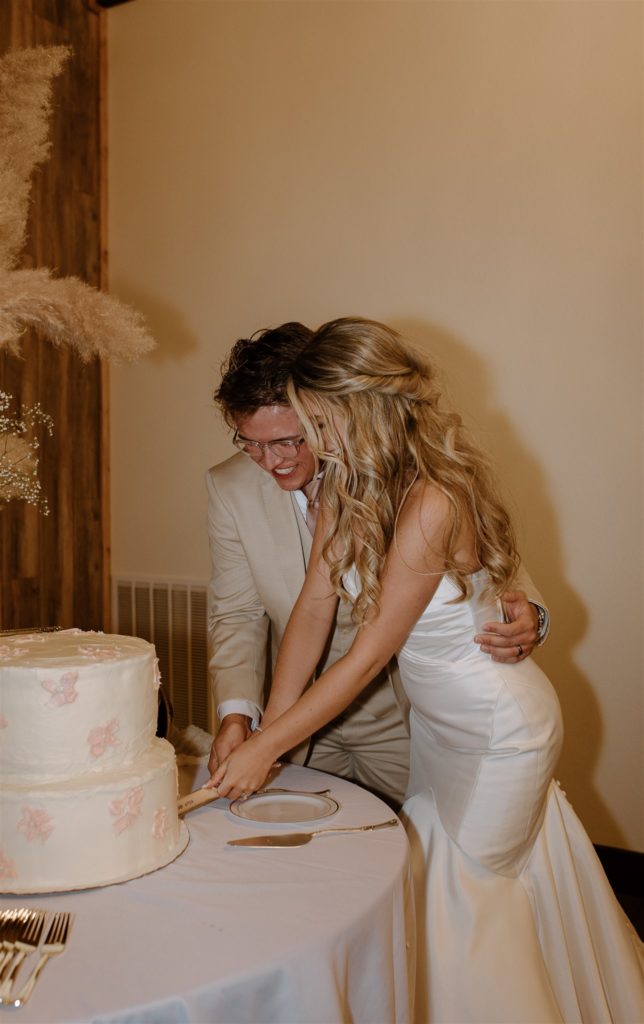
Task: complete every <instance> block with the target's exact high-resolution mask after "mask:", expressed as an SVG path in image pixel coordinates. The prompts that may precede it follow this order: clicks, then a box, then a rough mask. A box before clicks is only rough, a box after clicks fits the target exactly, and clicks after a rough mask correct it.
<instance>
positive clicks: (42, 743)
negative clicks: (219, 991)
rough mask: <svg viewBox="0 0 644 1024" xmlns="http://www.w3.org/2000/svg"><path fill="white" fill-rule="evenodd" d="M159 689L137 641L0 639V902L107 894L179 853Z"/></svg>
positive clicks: (73, 636) (179, 828) (64, 636)
mask: <svg viewBox="0 0 644 1024" xmlns="http://www.w3.org/2000/svg"><path fill="white" fill-rule="evenodd" d="M159 682H160V678H159V672H158V667H157V660H156V657H155V651H154V647H153V646H152V644H149V643H147V642H146V641H145V640H140V639H138V638H136V637H126V636H112V635H105V634H103V633H87V632H82V631H81V630H75V629H70V630H65V631H61V632H57V633H29V634H15V635H13V636H0V892H11V893H36V892H54V891H62V890H68V889H82V888H88V887H90V886H96V885H110V884H112V883H113V882H121V881H125V880H126V879H129V878H134V877H136V876H138V875H142V874H145V873H147V872H148V871H154V870H156V869H157V868H160V867H162V866H163V865H165V864H167V863H169V862H170V861H171V860H173V859H174V858H175V857H177V856H178V855H179V854H180V853H181V852H182V850H183V849H184V848H185V846H186V844H187V842H188V831H187V829H186V826H185V825H184V824H183V822H180V820H179V818H178V817H177V769H176V764H175V754H174V748H173V747H172V745H171V744H170V743H168V742H167V741H166V740H162V739H158V738H157V737H156V736H155V732H156V720H157V706H158V692H157V691H158V688H159Z"/></svg>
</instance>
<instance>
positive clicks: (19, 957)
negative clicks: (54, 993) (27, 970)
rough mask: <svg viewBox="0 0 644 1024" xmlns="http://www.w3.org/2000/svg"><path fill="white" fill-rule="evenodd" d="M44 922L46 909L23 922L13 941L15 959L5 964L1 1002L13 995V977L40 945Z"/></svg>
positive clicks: (0, 988) (1, 986)
mask: <svg viewBox="0 0 644 1024" xmlns="http://www.w3.org/2000/svg"><path fill="white" fill-rule="evenodd" d="M44 924H45V911H44V910H38V911H36V912H35V913H34V914H32V916H31V918H30V919H29V920H27V921H25V922H23V926H22V928H21V929H20V934H19V935H17V936H16V939H15V940H14V943H13V945H14V953H13V959H12V960H11V962H10V963H8V964H6V965H5V973H4V974H3V977H2V983H1V984H0V1003H2V1002H5V1000H6V998H7V997H8V996H10V995H11V987H12V985H13V979H14V978H15V976H16V974H17V972H18V968H19V967H20V964H21V963H22V961H23V960H24V959H25V957H26V956H29V954H30V953H33V951H34V949H36V948H37V947H38V943H39V942H40V938H41V936H42V932H43V927H44Z"/></svg>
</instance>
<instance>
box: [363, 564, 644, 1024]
mask: <svg viewBox="0 0 644 1024" xmlns="http://www.w3.org/2000/svg"><path fill="white" fill-rule="evenodd" d="M346 582H347V589H349V590H352V591H353V592H354V593H355V592H356V590H357V585H356V584H357V581H356V578H355V574H350V575H349V577H348V578H347V581H346ZM471 583H472V595H471V597H470V598H469V599H468V600H466V601H464V602H459V603H456V604H454V603H449V602H451V601H453V599H454V598H455V597H456V596H457V595H458V590H457V588H456V587H455V585H454V584H453V582H452V581H451V580H450V579H449V578H448V577H445V578H444V579H443V580H442V581H441V584H440V586H439V588H438V590H437V592H436V594H435V595H434V598H433V600H432V601H431V603H430V605H429V606H428V608H427V609H426V610H425V612H424V613H423V615H422V616H421V618H420V619H419V621H418V622H417V623H416V625H415V626H414V627H413V629H412V630H411V633H410V634H409V636H408V638H407V640H406V642H405V644H404V645H403V647H402V649H401V650H400V652H399V654H398V661H399V667H400V673H401V678H402V681H403V685H404V687H405V691H406V693H407V696H408V697H409V701H410V703H411V773H410V781H409V787H408V791H407V799H406V801H405V804H404V806H403V810H402V814H401V816H402V817H403V820H404V822H405V826H406V828H407V832H408V835H409V839H410V844H411V849H412V860H413V867H414V881H415V899H416V913H417V927H418V956H419V960H418V964H417V972H416V973H417V997H416V1020H417V1021H418V1022H419V1024H426V1022H431V1024H466V1022H467V1024H469V1022H472V1024H502V1022H507V1024H527V1022H532V1024H555V1022H562V1021H563V1022H566V1024H573V1022H583V1024H608V1022H620V1024H639V1022H644V947H643V946H642V943H641V942H640V941H639V939H638V937H637V935H636V933H635V931H634V929H633V927H632V926H631V924H630V922H629V921H628V919H627V918H626V916H625V914H624V913H623V911H622V909H621V907H620V906H619V904H618V902H617V900H616V899H615V897H614V895H613V892H612V889H611V888H610V885H609V883H608V881H607V879H606V876H605V874H604V872H603V869H602V867H601V864H600V862H599V860H598V859H597V856H596V854H595V851H594V849H593V846H592V843H591V842H590V840H589V838H588V836H587V835H586V833H585V831H584V829H583V827H582V825H581V823H580V821H579V819H578V818H577V816H576V815H575V813H574V811H573V809H572V807H571V806H570V804H569V803H568V801H567V800H566V797H565V794H564V793H563V792H562V791H561V789H560V788H559V786H558V784H557V783H556V782H555V781H554V780H553V771H554V768H555V764H556V761H557V758H558V756H559V752H560V748H561V742H562V735H563V731H562V723H561V712H560V708H559V703H558V700H557V697H556V694H555V692H554V690H553V688H552V686H551V684H550V682H549V681H548V679H547V677H546V676H545V675H544V673H543V672H542V671H541V670H540V669H539V668H538V667H537V665H536V664H535V663H534V662H533V661H532V660H531V659H529V658H528V659H525V660H524V661H521V662H519V663H518V664H516V665H503V664H500V663H497V662H493V661H492V660H491V659H490V657H489V656H488V655H484V654H482V653H481V651H480V650H479V648H478V646H477V645H476V644H475V643H474V642H473V637H474V635H475V633H477V632H478V631H479V630H480V627H481V626H482V624H483V623H484V622H487V621H490V620H493V619H498V618H499V610H498V607H497V602H496V601H495V600H494V599H493V598H491V597H489V596H488V593H487V588H486V584H487V576H486V573H485V572H484V571H481V572H478V573H475V574H474V575H473V576H472V577H471Z"/></svg>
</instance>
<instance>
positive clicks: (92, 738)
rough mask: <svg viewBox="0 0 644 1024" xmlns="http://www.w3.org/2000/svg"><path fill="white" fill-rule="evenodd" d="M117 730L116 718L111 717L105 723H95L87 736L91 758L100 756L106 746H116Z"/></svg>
mask: <svg viewBox="0 0 644 1024" xmlns="http://www.w3.org/2000/svg"><path fill="white" fill-rule="evenodd" d="M118 731H119V722H118V719H117V718H112V719H111V721H109V722H107V723H106V725H97V726H96V727H95V728H94V729H92V730H91V731H90V733H89V736H88V737H87V742H88V743H89V752H90V754H91V756H92V757H93V758H97V757H102V756H103V754H104V753H105V751H106V750H107V749H108V747H118V745H119V740H118V739H117V737H116V734H117V732H118Z"/></svg>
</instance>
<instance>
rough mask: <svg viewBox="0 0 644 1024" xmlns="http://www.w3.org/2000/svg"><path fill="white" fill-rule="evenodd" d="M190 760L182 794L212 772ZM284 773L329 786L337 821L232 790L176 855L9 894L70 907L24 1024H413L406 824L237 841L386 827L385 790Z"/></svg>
mask: <svg viewBox="0 0 644 1024" xmlns="http://www.w3.org/2000/svg"><path fill="white" fill-rule="evenodd" d="M179 761H180V776H181V781H182V784H181V789H182V791H184V792H185V791H186V790H189V789H191V788H196V787H197V786H199V785H200V784H201V782H202V781H203V780H204V779H205V778H206V777H207V772H206V768H205V761H204V760H203V759H202V760H197V759H194V758H192V759H191V758H183V759H181V758H180V759H179ZM272 785H279V786H283V787H287V788H291V789H299V790H305V791H306V790H320V789H324V788H325V787H328V788H329V789H330V790H331V795H332V796H333V797H334V798H335V799H336V800H337V801H338V802H339V803H340V810H339V811H338V812H337V813H336V814H334V815H333V816H332V817H329V818H326V819H325V820H323V821H320V822H316V823H312V822H311V823H308V822H307V823H306V824H304V825H296V826H293V825H283V824H280V825H265V824H259V823H257V822H254V821H246V820H242V819H240V818H236V817H235V816H234V815H233V814H232V813H231V812H230V811H229V810H228V801H227V800H218V801H216V802H214V803H212V804H209V805H207V806H204V807H201V808H199V809H197V810H195V811H192V812H190V814H188V815H186V819H185V820H186V823H187V824H188V827H189V830H190V843H189V845H188V847H187V849H186V851H185V852H184V853H183V854H182V855H181V856H180V857H179V858H178V859H177V860H176V861H175V862H174V863H172V864H169V865H168V866H167V867H165V868H163V869H161V870H160V871H156V872H154V873H153V874H150V875H146V876H144V877H142V878H138V879H134V880H132V881H130V882H125V883H122V884H121V885H113V886H108V887H106V888H103V889H91V890H86V891H76V892H70V893H63V894H58V895H51V896H27V897H24V896H18V897H16V896H13V897H7V896H3V897H1V898H0V910H1V909H4V908H5V907H8V906H32V907H42V908H44V909H45V910H47V911H48V912H51V911H55V910H70V911H73V912H74V913H75V914H76V920H75V923H74V927H73V930H72V933H71V936H70V940H69V943H68V948H67V950H66V951H65V953H64V954H63V955H61V956H59V957H57V958H55V959H54V960H52V961H51V962H50V963H49V964H47V966H46V967H45V969H44V971H43V974H42V976H41V978H40V980H39V982H38V984H37V986H36V988H35V990H34V992H33V995H32V996H31V999H30V1001H29V1002H28V1003H27V1005H26V1006H24V1007H22V1008H21V1009H19V1010H16V1011H14V1013H15V1017H14V1019H15V1020H16V1021H17V1022H21V1024H27V1022H34V1024H35V1022H39V1024H62V1022H64V1024H76V1022H83V1024H87V1022H90V1021H91V1022H92V1024H108V1022H109V1024H179V1022H181V1024H183V1022H191V1021H194V1022H196V1024H197V1022H198V1024H205V1022H209V1024H210V1022H212V1024H236V1022H239V1024H264V1022H266V1024H289V1022H293V1024H303V1022H306V1024H316V1022H317V1024H340V1022H343V1021H347V1022H349V1021H351V1022H364V1024H389V1022H390V1024H394V1022H395V1024H404V1022H406V1021H408V1020H409V1019H410V1016H411V1013H410V1002H411V995H410V991H411V974H412V964H413V948H412V942H413V938H412V937H413V906H412V902H413V901H412V892H411V879H410V868H409V859H408V847H407V840H406V836H405V833H404V830H403V828H402V826H401V825H400V826H399V827H397V828H389V829H383V830H382V831H378V832H365V833H356V834H346V835H342V834H341V835H337V836H320V837H318V838H316V839H313V840H312V842H310V843H308V844H307V845H305V846H302V847H297V848H286V849H279V848H270V849H249V848H240V847H231V846H227V845H226V842H227V840H228V839H233V838H241V837H243V836H252V835H261V834H270V833H280V832H293V831H308V830H312V829H314V828H318V827H320V828H322V827H335V826H341V825H365V824H375V823H376V822H380V821H385V820H387V819H388V818H391V817H392V816H393V815H392V812H391V810H390V809H389V808H388V807H387V806H386V804H384V803H383V802H382V801H381V800H379V799H378V798H377V797H375V796H373V795H372V794H370V793H368V792H367V791H366V790H364V789H360V788H359V787H358V786H355V785H353V784H351V783H349V782H346V781H345V780H342V779H338V778H335V777H334V776H331V775H327V774H325V773H323V772H317V771H312V770H311V769H307V768H301V767H298V766H295V765H286V766H285V767H284V768H283V769H282V771H281V773H280V775H279V781H277V780H273V782H272Z"/></svg>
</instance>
